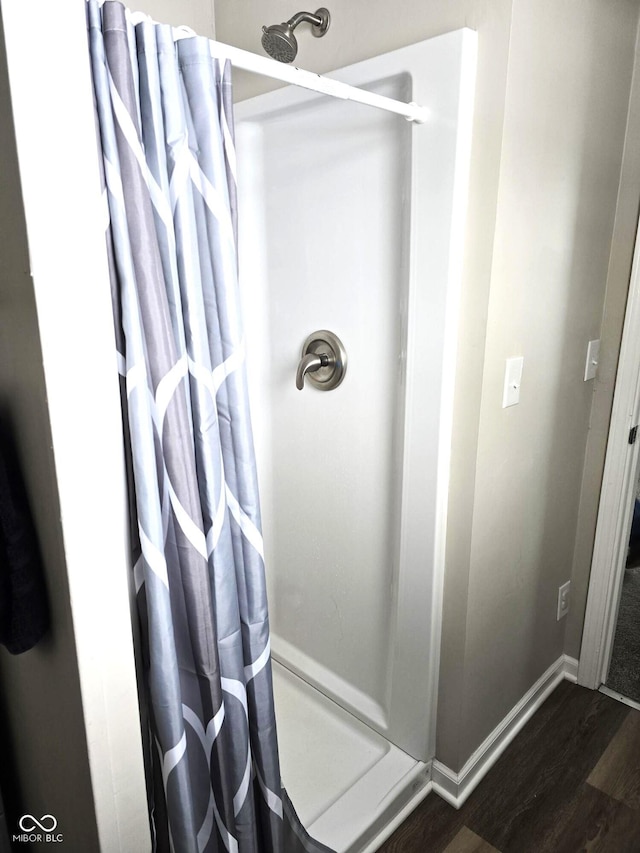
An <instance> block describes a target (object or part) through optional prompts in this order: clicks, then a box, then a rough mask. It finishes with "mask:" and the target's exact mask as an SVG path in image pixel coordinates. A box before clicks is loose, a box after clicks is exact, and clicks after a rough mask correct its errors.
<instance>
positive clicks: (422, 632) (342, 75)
mask: <svg viewBox="0 0 640 853" xmlns="http://www.w3.org/2000/svg"><path fill="white" fill-rule="evenodd" d="M333 76H335V78H336V79H339V80H341V81H343V82H346V83H349V84H351V85H354V86H358V87H361V88H364V89H368V90H371V91H373V92H376V93H378V94H382V95H386V96H388V97H391V98H395V99H398V100H401V101H408V102H411V101H413V102H416V103H418V104H420V105H421V106H423V107H426V108H427V110H428V119H427V121H426V122H424V123H423V124H415V123H411V122H408V121H406V120H405V119H403V118H401V117H399V116H397V115H393V114H390V113H387V112H383V111H378V110H375V109H372V108H371V107H368V106H363V105H359V104H354V103H349V102H344V101H340V100H337V99H334V98H326V97H323V96H319V95H318V94H317V93H311V92H308V91H304V90H301V89H298V88H294V87H289V88H287V89H281V90H279V91H277V92H273V93H270V94H268V95H263V96H260V97H257V98H253V99H251V100H248V101H245V102H242V103H240V104H239V105H237V108H236V142H237V153H238V183H239V194H240V200H239V211H240V223H239V232H240V274H241V289H242V291H243V299H244V302H245V327H246V342H247V344H246V345H247V360H248V370H249V382H250V395H251V408H252V419H253V429H254V436H255V442H256V453H257V457H258V468H259V482H260V490H261V503H262V512H263V525H264V539H265V548H266V563H267V574H268V584H269V603H270V620H271V633H272V652H273V657H274V682H275V693H276V712H277V716H278V725H279V738H280V751H281V762H282V773H283V782H284V785H285V787H287V789H288V791H289V794H290V795H291V797H292V800H293V802H294V804H295V806H296V809H297V810H298V812H299V814H300V817H301V818H302V820H303V822H304V823H305V824H306V825H307V827H308V828H309V830H310V832H311V834H312V835H314V836H315V837H316V838H318V839H319V840H320V841H323V842H324V843H326V844H327V845H329V846H331V847H333V848H335V849H336V850H338V851H341V853H342V851H353V852H354V853H355V851H362V850H365V849H370V850H373V849H375V848H376V846H377V845H378V844H379V843H380V841H381V840H382V838H383V837H384V836H385V835H386V834H387V832H388V831H389V826H390V822H393V820H394V818H396V819H397V818H398V816H399V815H401V814H402V813H403V810H406V809H407V808H408V807H409V806H411V805H412V804H414V803H415V802H416V801H417V799H419V798H420V797H421V796H423V795H424V793H425V791H427V790H428V788H429V783H430V761H431V759H432V758H433V755H434V746H435V710H436V707H435V703H436V689H437V675H438V658H439V638H440V625H441V605H442V576H443V559H444V536H445V526H446V508H447V496H448V472H449V457H450V440H451V422H452V409H453V380H454V361H455V349H456V325H457V313H458V312H457V307H458V291H459V284H460V270H461V259H462V243H463V228H464V212H465V205H466V196H467V176H468V161H469V152H470V137H471V120H472V110H473V91H474V83H475V34H474V33H472V32H470V31H468V30H460V31H457V32H454V33H449V34H447V35H444V36H439V37H437V38H433V39H430V40H428V41H425V42H422V43H419V44H416V45H412V46H410V47H406V48H402V49H400V50H397V51H394V52H392V53H389V54H386V55H384V56H379V57H376V58H374V59H371V60H367V61H365V62H361V63H359V64H357V65H354V66H351V67H350V68H347V69H344V70H343V71H341V72H338V73H336V74H335V75H333ZM318 330H330V331H331V332H333V333H335V334H336V335H337V336H338V337H339V338H340V339H341V341H342V343H343V345H344V347H345V350H346V354H347V369H346V374H345V376H344V380H343V381H342V383H341V384H340V385H339V386H338V387H336V388H334V389H333V390H331V391H326V392H323V391H320V390H318V389H317V388H315V387H313V385H311V384H310V383H309V382H308V381H305V384H304V387H303V389H302V390H298V388H297V387H296V370H297V368H298V364H299V361H300V357H301V347H302V344H303V342H304V341H305V339H306V338H307V336H308V335H310V334H311V333H313V332H316V331H318ZM385 827H386V829H385Z"/></svg>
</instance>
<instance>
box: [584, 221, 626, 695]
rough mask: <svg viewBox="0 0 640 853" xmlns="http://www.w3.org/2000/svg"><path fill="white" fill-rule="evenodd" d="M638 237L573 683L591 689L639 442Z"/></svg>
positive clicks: (615, 602) (611, 607)
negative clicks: (635, 434) (635, 431)
mask: <svg viewBox="0 0 640 853" xmlns="http://www.w3.org/2000/svg"><path fill="white" fill-rule="evenodd" d="M639 233H640V232H639V231H636V243H635V248H634V253H633V264H632V267H631V280H630V283H629V296H628V299H627V309H626V314H625V320H624V326H623V332H622V344H621V347H620V359H619V362H618V371H617V375H616V384H615V391H614V397H613V408H612V412H611V421H610V426H609V438H608V441H607V452H606V458H605V466H604V474H603V479H602V489H601V492H600V505H599V508H598V520H597V524H596V536H595V542H594V549H593V557H592V561H591V577H590V580H589V593H588V598H587V609H586V613H585V620H584V630H583V635H582V646H581V649H580V663H579V666H578V684H581V685H582V686H584V687H590V688H592V689H597V688H599V687H600V685H602V684H604V683H605V681H606V679H607V674H608V670H609V663H610V660H611V651H612V647H613V638H614V634H615V627H616V621H617V616H618V607H619V604H620V596H621V593H622V581H623V578H624V568H625V562H626V554H627V546H628V542H629V534H630V531H631V521H632V516H633V495H634V492H635V488H636V482H637V474H638V455H639V449H640V440H636V441H635V443H634V444H630V443H629V436H630V431H631V429H632V428H633V427H634V426H637V425H638V424H639V423H640V240H639V239H638V238H639Z"/></svg>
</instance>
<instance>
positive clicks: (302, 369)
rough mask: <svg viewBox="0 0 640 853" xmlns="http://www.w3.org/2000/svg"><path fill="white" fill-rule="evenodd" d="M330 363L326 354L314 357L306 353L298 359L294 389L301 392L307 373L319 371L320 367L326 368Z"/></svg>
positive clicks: (311, 353)
mask: <svg viewBox="0 0 640 853" xmlns="http://www.w3.org/2000/svg"><path fill="white" fill-rule="evenodd" d="M330 361H331V357H330V356H328V355H327V353H326V352H323V353H320V355H316V354H315V353H313V352H309V353H307V354H306V355H305V356H303V357H302V358H301V359H300V364H299V365H298V369H297V371H296V388H297V389H298V391H302V389H303V388H304V377H305V376H306V375H307V373H312V372H314V371H316V370H320V368H321V367H328V366H329V364H330Z"/></svg>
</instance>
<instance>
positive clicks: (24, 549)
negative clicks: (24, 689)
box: [0, 429, 49, 655]
mask: <svg viewBox="0 0 640 853" xmlns="http://www.w3.org/2000/svg"><path fill="white" fill-rule="evenodd" d="M48 627H49V608H48V606H47V597H46V592H45V586H44V573H43V570H42V560H41V557H40V550H39V548H38V542H37V539H36V534H35V528H34V525H33V520H32V518H31V513H30V511H29V504H28V501H27V496H26V492H25V489H24V484H23V481H22V476H21V474H20V471H19V468H18V457H17V454H16V451H15V446H14V444H13V441H12V439H11V437H10V435H9V434H8V433H7V431H6V430H4V429H3V430H0V643H2V644H3V645H5V646H6V647H7V649H8V650H9V651H10V652H11V654H13V655H17V654H20V653H21V652H26V651H28V650H29V649H30V648H32V647H33V646H35V644H36V643H37V642H38V640H40V639H41V638H42V636H43V635H44V634H45V633H46V631H47V629H48Z"/></svg>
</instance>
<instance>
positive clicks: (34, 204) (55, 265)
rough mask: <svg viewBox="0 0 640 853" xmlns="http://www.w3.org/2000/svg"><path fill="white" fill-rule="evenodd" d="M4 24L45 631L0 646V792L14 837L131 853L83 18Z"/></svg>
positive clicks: (3, 286) (30, 465) (2, 357)
mask: <svg viewBox="0 0 640 853" xmlns="http://www.w3.org/2000/svg"><path fill="white" fill-rule="evenodd" d="M1 13H2V26H1V28H0V110H1V111H2V116H3V120H2V122H0V158H1V160H0V162H1V164H2V166H1V168H0V253H1V255H2V264H1V265H0V408H1V409H2V411H3V413H8V415H9V416H10V419H11V421H12V422H13V424H14V428H15V433H16V436H17V440H18V447H19V455H20V462H21V464H22V468H23V470H24V476H25V481H26V487H27V491H28V494H29V498H30V501H31V504H32V509H33V514H34V520H35V524H36V528H37V533H38V538H39V542H40V546H41V550H42V554H43V562H44V568H45V575H46V587H47V592H48V597H49V600H50V604H51V630H50V632H49V634H48V635H47V636H46V637H45V638H44V639H43V640H42V641H41V642H40V643H39V644H38V645H37V646H36V647H35V648H34V649H32V650H30V651H28V652H26V653H25V654H22V655H19V656H15V657H13V656H11V655H9V653H8V652H7V651H6V650H5V649H4V648H3V647H0V780H1V781H2V783H3V788H4V790H5V792H6V793H5V799H6V801H7V803H6V804H7V807H8V808H7V812H8V818H9V829H10V831H11V832H12V833H13V832H16V833H17V832H18V829H17V826H16V823H15V821H16V820H17V819H18V818H19V816H20V815H22V814H24V813H29V814H32V815H34V816H36V817H37V818H39V817H40V816H42V815H45V814H50V815H53V816H54V817H55V818H56V820H57V821H58V825H57V827H56V834H61V835H62V836H63V839H64V844H65V845H66V848H68V849H69V850H78V851H80V850H86V851H95V850H99V849H102V850H105V851H107V850H109V851H111V850H113V851H115V850H119V851H126V853H128V852H129V851H130V853H138V851H142V850H148V849H150V839H149V828H148V819H147V805H146V792H145V781H144V775H143V766H142V750H141V737H140V726H139V710H138V704H137V692H136V681H135V668H134V660H133V647H132V638H131V621H130V605H129V590H128V577H129V558H128V547H127V538H128V521H127V503H126V490H125V480H124V471H123V461H122V460H123V456H122V424H121V420H120V416H119V389H118V381H117V375H116V363H115V353H114V349H113V320H112V317H111V308H110V295H109V281H108V273H107V265H106V252H105V242H104V236H103V226H104V212H103V207H102V200H101V194H100V187H99V180H98V159H97V149H96V144H95V123H94V112H93V103H92V92H91V83H90V74H89V65H88V55H87V49H86V26H85V18H84V9H83V8H82V6H81V5H77V4H76V13H75V14H73V13H71V12H69V14H68V15H67V16H66V18H64V19H63V17H62V16H61V15H60V13H59V10H56V9H55V8H54V7H53V6H52V5H51V4H45V5H44V6H43V7H42V8H39V10H38V22H37V25H34V22H33V9H30V8H29V7H28V6H26V5H25V4H24V3H22V2H21V0H3V3H2V9H1ZM34 57H38V59H37V60H36V59H35V58H34ZM34 62H37V64H38V66H39V67H40V68H42V69H46V72H45V71H43V73H34V71H33V68H34ZM61 93H63V94H64V96H63V97H61ZM5 785H6V787H5ZM49 846H50V845H49V844H46V843H45V842H43V843H41V844H34V845H29V847H30V849H31V848H32V849H34V850H35V849H42V850H45V849H48V848H49Z"/></svg>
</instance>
